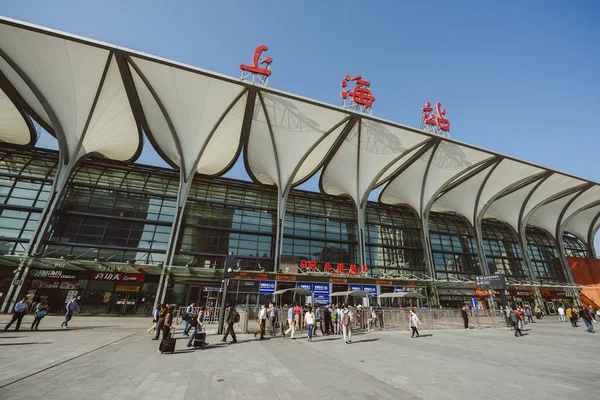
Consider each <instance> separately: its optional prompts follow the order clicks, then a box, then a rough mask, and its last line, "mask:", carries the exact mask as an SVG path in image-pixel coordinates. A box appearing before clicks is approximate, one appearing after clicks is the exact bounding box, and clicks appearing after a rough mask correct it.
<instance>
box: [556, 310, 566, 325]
mask: <svg viewBox="0 0 600 400" xmlns="http://www.w3.org/2000/svg"><path fill="white" fill-rule="evenodd" d="M557 311H558V320H559V321H560V322H567V318H566V317H565V309H564V308H563V306H559V307H558V310H557Z"/></svg>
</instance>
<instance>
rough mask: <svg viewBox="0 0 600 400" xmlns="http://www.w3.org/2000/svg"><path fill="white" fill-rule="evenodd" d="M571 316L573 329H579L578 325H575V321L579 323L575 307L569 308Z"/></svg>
mask: <svg viewBox="0 0 600 400" xmlns="http://www.w3.org/2000/svg"><path fill="white" fill-rule="evenodd" d="M571 315H572V316H573V328H579V325H577V321H579V311H577V307H575V306H572V307H571Z"/></svg>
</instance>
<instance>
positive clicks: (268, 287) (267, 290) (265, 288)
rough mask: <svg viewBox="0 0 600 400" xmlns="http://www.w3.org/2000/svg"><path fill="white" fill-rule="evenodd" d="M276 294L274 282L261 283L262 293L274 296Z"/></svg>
mask: <svg viewBox="0 0 600 400" xmlns="http://www.w3.org/2000/svg"><path fill="white" fill-rule="evenodd" d="M274 292H275V282H274V281H262V282H261V283H260V293H262V294H272V293H274Z"/></svg>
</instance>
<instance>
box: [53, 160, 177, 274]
mask: <svg viewBox="0 0 600 400" xmlns="http://www.w3.org/2000/svg"><path fill="white" fill-rule="evenodd" d="M178 184H179V178H178V176H177V173H176V172H175V171H171V170H168V169H158V168H151V169H150V168H146V167H143V166H136V167H135V168H132V167H126V166H110V167H109V166H105V165H101V164H96V163H94V162H86V163H84V164H82V165H81V166H79V167H78V168H77V169H76V171H75V172H74V173H73V176H72V180H71V183H70V185H69V187H68V189H67V192H66V195H65V199H64V201H63V203H62V205H61V206H60V208H59V210H58V213H57V215H56V217H55V220H54V223H53V229H52V231H51V233H50V235H49V236H48V238H47V240H46V242H45V243H46V248H45V249H44V252H45V253H49V252H53V254H54V256H67V255H69V256H74V257H76V258H78V259H106V260H110V261H113V262H124V261H128V260H136V261H137V262H139V263H147V264H152V263H157V262H164V261H165V253H166V251H167V246H168V242H169V235H170V232H171V227H172V223H173V219H174V216H175V213H176V209H177V208H176V204H177V191H178Z"/></svg>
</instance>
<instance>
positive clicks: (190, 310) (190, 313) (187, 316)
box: [181, 301, 196, 336]
mask: <svg viewBox="0 0 600 400" xmlns="http://www.w3.org/2000/svg"><path fill="white" fill-rule="evenodd" d="M194 307H196V302H195V301H192V304H190V305H189V306H187V308H186V309H185V311H184V312H183V315H182V316H181V319H182V320H184V321H185V327H184V328H183V335H184V336H190V334H189V331H190V323H191V322H192V320H193V319H194V318H193V317H194V314H195V312H194Z"/></svg>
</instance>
